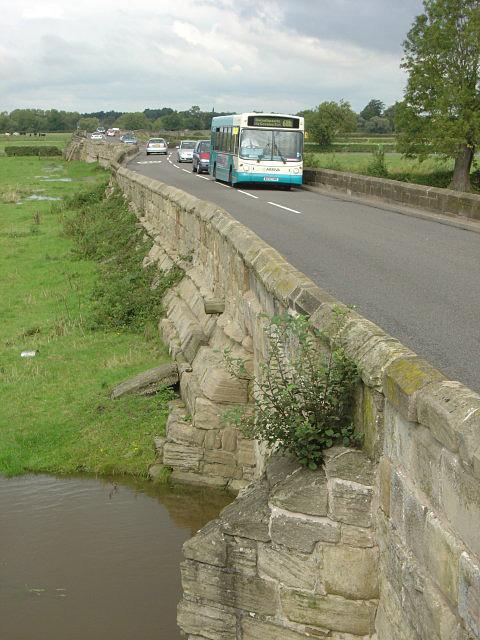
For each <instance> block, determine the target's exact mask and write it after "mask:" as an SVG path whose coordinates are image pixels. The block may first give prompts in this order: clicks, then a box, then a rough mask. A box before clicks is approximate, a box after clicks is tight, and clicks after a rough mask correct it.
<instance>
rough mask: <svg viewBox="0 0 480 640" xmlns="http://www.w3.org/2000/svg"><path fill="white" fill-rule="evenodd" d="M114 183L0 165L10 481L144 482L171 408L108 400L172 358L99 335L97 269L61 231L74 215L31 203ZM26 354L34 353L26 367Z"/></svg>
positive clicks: (41, 161) (1, 330)
mask: <svg viewBox="0 0 480 640" xmlns="http://www.w3.org/2000/svg"><path fill="white" fill-rule="evenodd" d="M52 135H53V134H52ZM55 137H56V139H55V142H56V143H60V142H61V141H62V140H65V137H64V136H63V135H62V134H60V135H59V136H55ZM27 140H28V138H27ZM28 142H29V143H30V141H29V140H28ZM52 142H54V139H52V138H50V139H49V138H47V140H46V143H48V144H52ZM15 143H17V140H15ZM107 178H108V174H106V172H104V171H103V170H101V169H99V168H98V167H97V166H96V165H91V164H84V163H76V162H74V163H65V162H64V161H63V160H61V159H57V158H54V159H49V158H37V157H35V158H25V157H21V158H16V157H15V158H7V157H5V156H3V157H0V300H1V302H0V308H1V316H2V322H1V324H0V341H1V345H2V349H1V352H0V353H1V355H0V399H1V402H0V473H2V474H18V473H24V472H54V473H71V472H78V471H86V472H91V473H97V474H111V473H113V474H127V473H128V474H134V475H139V476H140V475H145V474H146V471H147V469H148V466H149V464H151V463H152V462H153V459H154V453H153V447H152V438H153V436H154V435H155V434H161V433H162V432H163V430H164V424H165V419H166V402H165V398H164V397H162V396H158V397H156V398H153V399H152V398H142V397H133V396H131V397H125V398H121V399H119V400H116V401H112V400H110V399H109V390H110V389H111V387H112V386H113V385H115V384H116V383H118V382H120V381H121V380H123V379H125V378H127V377H130V376H131V375H134V374H135V373H137V372H139V371H142V370H145V369H147V368H149V367H152V366H155V365H158V364H159V363H161V362H165V361H166V360H167V354H166V351H165V348H164V346H163V345H162V344H161V343H160V341H159V339H158V337H157V335H156V334H151V337H150V338H147V337H145V335H144V332H141V331H138V332H136V333H135V332H133V331H131V330H130V331H129V330H121V329H117V330H115V329H111V330H107V329H99V328H97V329H96V330H93V329H92V328H91V327H92V323H91V314H92V305H93V301H92V290H93V288H94V285H95V282H96V279H97V277H98V275H97V274H98V265H97V263H95V262H93V261H88V260H84V259H79V258H76V257H74V256H73V254H72V246H73V244H72V240H71V239H69V238H68V237H67V236H66V235H65V232H64V225H63V219H64V218H65V217H68V216H69V215H71V214H70V213H69V211H66V210H65V209H64V208H62V207H60V206H59V204H57V203H53V202H52V201H49V200H38V199H37V200H31V199H29V197H31V196H35V197H36V198H39V197H40V198H60V199H63V198H65V197H66V196H67V195H70V194H72V193H75V192H80V191H84V190H86V189H91V188H92V187H93V186H95V185H98V184H99V183H101V182H105V181H106V179H107ZM66 179H69V180H71V181H65V180H66ZM58 202H59V203H60V201H58ZM26 350H31V351H37V355H36V356H35V357H32V358H25V357H21V353H22V351H26Z"/></svg>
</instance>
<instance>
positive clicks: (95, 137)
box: [90, 131, 105, 140]
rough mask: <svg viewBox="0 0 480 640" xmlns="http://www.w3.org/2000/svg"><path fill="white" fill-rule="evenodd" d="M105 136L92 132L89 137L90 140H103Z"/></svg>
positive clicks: (98, 132)
mask: <svg viewBox="0 0 480 640" xmlns="http://www.w3.org/2000/svg"><path fill="white" fill-rule="evenodd" d="M104 139H105V136H104V135H103V133H100V131H94V132H93V133H92V135H91V136H90V140H104Z"/></svg>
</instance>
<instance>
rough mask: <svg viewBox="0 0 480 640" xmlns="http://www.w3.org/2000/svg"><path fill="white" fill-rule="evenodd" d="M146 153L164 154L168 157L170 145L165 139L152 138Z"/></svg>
mask: <svg viewBox="0 0 480 640" xmlns="http://www.w3.org/2000/svg"><path fill="white" fill-rule="evenodd" d="M145 153H146V154H147V156H148V155H150V154H151V153H163V154H164V155H167V153H168V145H167V143H166V142H165V140H164V139H163V138H150V140H149V141H148V142H147V146H146V148H145Z"/></svg>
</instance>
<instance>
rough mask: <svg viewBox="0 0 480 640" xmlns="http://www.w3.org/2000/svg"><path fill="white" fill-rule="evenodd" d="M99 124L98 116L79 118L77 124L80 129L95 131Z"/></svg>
mask: <svg viewBox="0 0 480 640" xmlns="http://www.w3.org/2000/svg"><path fill="white" fill-rule="evenodd" d="M99 124H100V120H99V119H98V118H80V120H79V121H78V125H77V126H78V128H79V129H82V131H95V129H96V128H97V127H98V125H99Z"/></svg>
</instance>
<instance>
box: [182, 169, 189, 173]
mask: <svg viewBox="0 0 480 640" xmlns="http://www.w3.org/2000/svg"><path fill="white" fill-rule="evenodd" d="M182 171H185V173H191V171H189V170H188V169H182Z"/></svg>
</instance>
